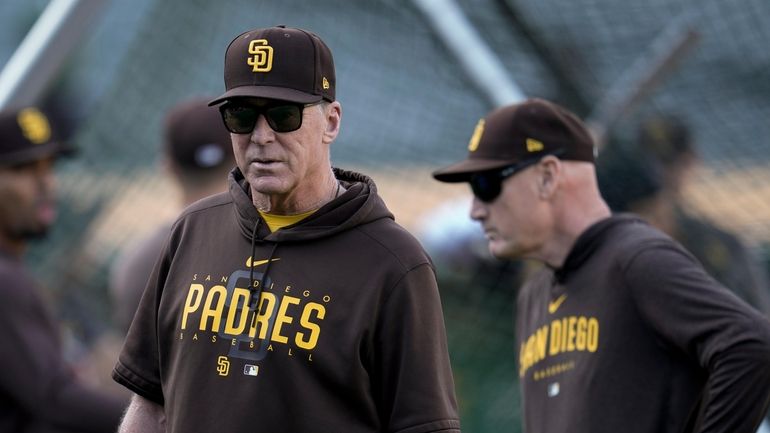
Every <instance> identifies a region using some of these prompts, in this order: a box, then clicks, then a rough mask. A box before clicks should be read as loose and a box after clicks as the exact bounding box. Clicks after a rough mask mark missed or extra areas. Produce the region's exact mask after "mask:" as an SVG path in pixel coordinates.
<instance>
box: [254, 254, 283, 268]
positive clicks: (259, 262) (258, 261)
mask: <svg viewBox="0 0 770 433" xmlns="http://www.w3.org/2000/svg"><path fill="white" fill-rule="evenodd" d="M276 260H281V258H280V257H279V258H277V259H269V260H257V261H256V262H252V261H251V257H249V258H248V259H246V267H247V268H250V267H252V266H259V265H264V264H265V263H267V262H270V261H273V262H274V261H276Z"/></svg>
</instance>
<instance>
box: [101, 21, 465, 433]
mask: <svg viewBox="0 0 770 433" xmlns="http://www.w3.org/2000/svg"><path fill="white" fill-rule="evenodd" d="M224 77H225V87H226V92H225V93H224V94H223V95H221V96H220V97H218V98H216V99H215V100H214V101H212V102H211V104H212V105H218V106H219V107H218V108H219V110H220V113H221V115H222V119H223V121H224V124H225V126H226V127H227V128H228V130H229V131H230V132H231V140H232V146H233V153H234V155H235V160H236V164H237V167H236V168H235V169H234V170H233V171H232V172H231V173H230V176H229V191H228V192H226V193H221V194H217V195H214V196H211V197H208V198H206V199H203V200H201V201H198V202H197V203H195V204H193V205H192V206H190V207H188V208H187V209H186V210H185V211H184V212H183V213H182V215H181V216H180V217H179V218H178V219H177V221H176V222H175V223H174V224H173V226H172V228H171V232H170V234H169V237H168V238H167V240H166V242H165V245H164V248H163V251H162V253H161V256H160V257H159V260H158V262H157V263H156V265H155V268H154V270H153V272H152V275H151V276H150V279H149V282H148V285H147V288H146V290H145V292H144V295H143V296H142V300H141V301H140V304H139V308H138V310H137V313H136V315H135V317H134V320H133V322H132V324H131V328H130V329H129V332H128V336H127V338H126V342H125V345H124V347H123V351H122V353H121V355H120V357H119V359H118V363H117V365H116V366H115V369H114V371H113V378H114V379H115V380H116V381H118V382H119V383H121V384H123V385H124V386H126V387H127V388H129V389H130V390H131V391H133V392H134V393H135V394H136V396H135V397H134V398H133V399H132V403H131V405H130V407H129V409H128V411H127V413H126V417H125V419H124V421H123V423H122V425H121V431H123V432H143V433H152V432H169V433H177V432H178V433H187V432H215V431H216V432H220V431H221V432H228V433H247V432H248V433H257V432H271V433H272V432H298V433H299V432H346V433H359V432H361V433H363V432H372V433H374V432H394V433H395V432H403V433H406V432H409V433H428V432H446V433H450V432H453V433H454V432H459V430H460V423H459V420H458V417H457V404H456V401H455V395H454V383H453V379H452V374H451V369H450V364H449V356H448V352H447V343H446V332H445V329H444V321H443V313H442V310H441V303H440V300H439V293H438V287H437V284H436V277H435V271H434V269H433V265H432V262H431V260H430V258H429V257H428V255H427V254H426V253H425V251H424V250H423V249H422V247H421V246H420V244H419V242H417V240H416V239H415V238H414V237H413V236H411V235H410V234H409V233H407V232H406V230H404V229H403V228H402V227H400V226H399V225H398V224H396V223H395V221H394V219H393V215H392V214H391V213H390V211H389V210H388V209H387V207H386V206H385V204H384V202H383V201H382V199H381V198H380V197H379V195H378V194H377V187H376V185H375V184H374V182H373V181H372V180H371V179H370V178H369V177H367V176H365V175H363V174H360V173H354V172H351V171H347V170H342V169H339V168H332V165H331V159H330V146H331V144H332V142H333V141H334V140H335V139H336V137H337V135H338V133H339V131H340V121H341V105H340V103H339V102H338V101H337V100H336V99H335V92H336V81H335V73H334V64H333V61H332V55H331V52H330V50H329V48H328V47H327V45H326V44H325V43H324V42H323V41H322V40H321V39H320V38H319V37H318V36H317V35H315V34H313V33H310V32H308V31H305V30H302V29H296V28H288V27H284V26H278V27H271V28H263V29H255V30H251V31H248V32H245V33H243V34H241V35H239V36H237V37H236V38H235V39H233V41H232V42H231V43H230V45H229V46H228V48H227V51H226V53H225V66H224ZM212 109H215V108H212Z"/></svg>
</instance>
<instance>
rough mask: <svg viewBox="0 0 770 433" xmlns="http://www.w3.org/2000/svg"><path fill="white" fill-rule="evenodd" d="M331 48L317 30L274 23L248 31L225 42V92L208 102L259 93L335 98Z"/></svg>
mask: <svg viewBox="0 0 770 433" xmlns="http://www.w3.org/2000/svg"><path fill="white" fill-rule="evenodd" d="M335 87H336V82H335V75H334V59H333V58H332V53H331V50H329V47H327V46H326V44H325V43H324V42H323V41H322V40H321V38H319V37H318V36H317V35H315V34H313V33H311V32H309V31H307V30H302V29H298V28H290V27H286V26H276V27H269V28H263V29H255V30H250V31H248V32H245V33H242V34H240V35H238V36H237V37H236V38H235V39H233V40H232V41H231V42H230V45H228V47H227V52H226V53H225V90H226V91H225V93H223V94H222V95H221V96H219V97H218V98H216V99H214V100H213V101H211V102H209V105H216V104H219V103H221V102H223V101H225V100H227V99H230V98H238V97H258V98H269V99H280V100H284V101H292V102H299V103H303V104H309V103H313V102H318V101H320V100H321V99H325V100H327V101H334V90H335Z"/></svg>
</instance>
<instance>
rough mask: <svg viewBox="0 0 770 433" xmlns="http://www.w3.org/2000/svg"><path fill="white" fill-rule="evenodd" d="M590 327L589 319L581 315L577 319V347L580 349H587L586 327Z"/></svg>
mask: <svg viewBox="0 0 770 433" xmlns="http://www.w3.org/2000/svg"><path fill="white" fill-rule="evenodd" d="M587 327H588V320H586V318H585V317H583V316H580V317H579V318H578V320H577V338H576V339H575V349H577V350H579V351H583V350H586V328H587Z"/></svg>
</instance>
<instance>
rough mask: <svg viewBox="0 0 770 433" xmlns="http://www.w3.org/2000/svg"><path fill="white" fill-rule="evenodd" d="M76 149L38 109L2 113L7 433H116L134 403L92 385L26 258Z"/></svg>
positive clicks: (2, 377)
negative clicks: (62, 166) (70, 356)
mask: <svg viewBox="0 0 770 433" xmlns="http://www.w3.org/2000/svg"><path fill="white" fill-rule="evenodd" d="M70 150H71V148H70V147H69V146H68V145H67V144H65V143H64V142H62V141H60V140H59V137H58V136H57V134H56V132H55V131H54V129H52V125H51V122H50V121H49V118H48V116H46V114H44V113H43V112H42V111H40V110H38V109H36V108H31V107H30V108H24V109H22V110H7V111H3V112H1V113H0V347H2V348H3V353H4V355H3V357H2V360H1V361H0V432H3V433H5V432H7V433H27V432H35V433H45V432H81V433H82V432H94V433H99V432H105V433H106V432H113V431H115V429H116V428H117V425H118V422H119V419H120V416H121V414H122V411H123V409H124V408H125V406H126V404H127V400H122V399H120V398H118V397H115V396H112V395H110V394H105V393H102V392H99V391H97V390H95V389H91V388H89V387H87V386H86V385H84V383H83V382H82V381H81V380H80V379H79V378H78V377H77V376H76V374H75V371H74V369H73V367H72V365H71V364H70V363H69V362H67V360H66V359H65V357H64V355H63V349H62V339H61V336H60V335H59V333H60V325H59V324H58V323H57V321H56V320H55V319H54V316H53V314H52V309H51V307H50V305H48V304H47V303H46V299H45V295H46V294H45V293H44V292H43V291H42V290H41V289H40V287H38V284H37V282H36V281H35V280H34V278H33V276H32V272H43V271H44V270H43V269H34V270H31V269H28V268H27V267H26V266H25V264H24V263H23V256H24V253H25V252H26V250H27V247H28V244H29V242H30V241H31V240H33V239H37V238H42V237H44V236H45V235H46V233H47V231H48V229H49V227H50V226H51V225H52V224H53V223H54V220H55V219H56V208H55V205H54V202H55V192H54V188H55V178H54V172H53V165H54V161H55V159H56V157H57V156H59V155H61V154H64V153H68V152H69V151H70Z"/></svg>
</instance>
